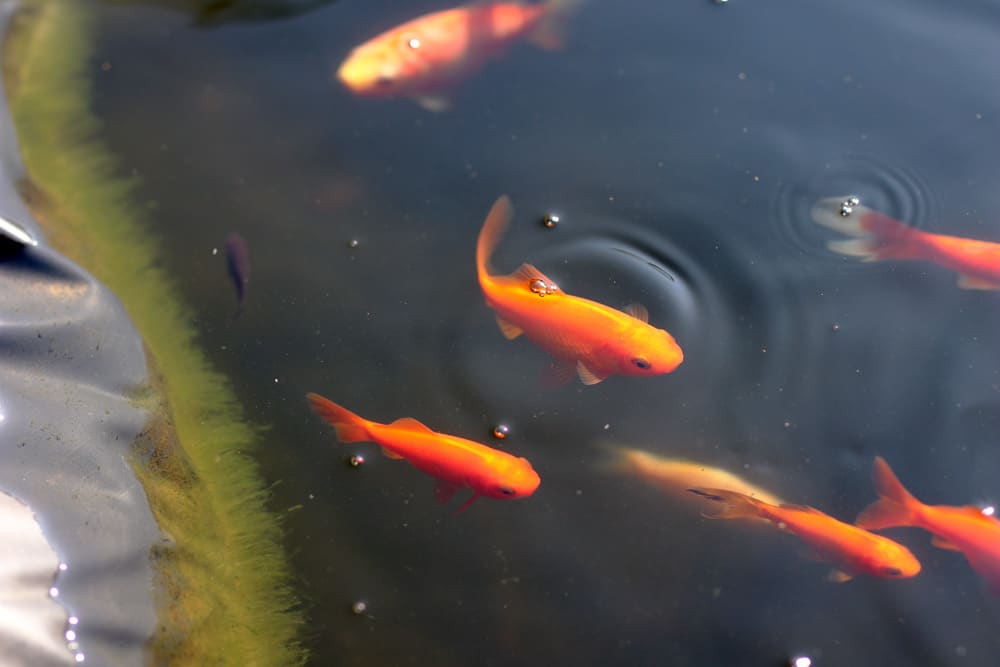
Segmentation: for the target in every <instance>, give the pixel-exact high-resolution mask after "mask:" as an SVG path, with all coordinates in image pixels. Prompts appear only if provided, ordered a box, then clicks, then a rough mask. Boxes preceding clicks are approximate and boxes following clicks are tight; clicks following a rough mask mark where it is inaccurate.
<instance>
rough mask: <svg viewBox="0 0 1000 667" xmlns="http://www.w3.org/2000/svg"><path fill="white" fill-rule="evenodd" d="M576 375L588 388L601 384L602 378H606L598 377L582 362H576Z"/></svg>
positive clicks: (603, 376)
mask: <svg viewBox="0 0 1000 667" xmlns="http://www.w3.org/2000/svg"><path fill="white" fill-rule="evenodd" d="M576 374H577V375H578V376H580V382H582V383H584V384H585V385H588V386H589V385H592V384H597V383H598V382H602V381H603V380H604V378H606V377H608V376H607V375H598V374H597V373H595V372H594V371H592V370H590V369H589V368H587V366H586V364H584V363H583V362H582V361H578V362H576Z"/></svg>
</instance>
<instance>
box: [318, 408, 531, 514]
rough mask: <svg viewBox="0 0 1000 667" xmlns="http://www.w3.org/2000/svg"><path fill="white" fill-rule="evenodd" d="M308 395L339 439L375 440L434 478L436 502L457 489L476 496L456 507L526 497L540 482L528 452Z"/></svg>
mask: <svg viewBox="0 0 1000 667" xmlns="http://www.w3.org/2000/svg"><path fill="white" fill-rule="evenodd" d="M306 399H308V401H309V405H310V406H311V407H312V409H313V412H315V413H316V414H317V415H319V416H320V417H321V418H322V419H323V420H324V421H326V422H327V423H328V424H330V425H331V426H333V428H334V429H335V431H336V433H337V439H338V440H340V442H369V441H371V442H375V443H377V444H378V445H379V446H380V447H382V452H383V453H384V454H385V455H386V456H387V457H389V458H391V459H406V460H407V461H409V463H410V465H412V466H413V467H414V468H416V469H417V470H420V471H422V472H425V473H427V474H428V475H430V476H431V477H434V478H436V480H437V482H436V485H435V487H434V495H435V497H436V498H437V500H438V502H441V503H446V502H448V501H449V500H451V498H452V497H453V496H454V495H455V493H456V492H458V491H459V489H462V488H469V489H472V496H471V497H470V498H469V499H468V500H467V501H465V503H464V504H463V505H462V506H461V507H459V508H458V510H457V511H458V512H461V511H463V510H465V509H467V508H468V507H469V506H470V505H472V503H473V502H475V500H476V499H477V498H479V497H480V496H486V497H488V498H502V499H510V498H527V497H528V496H530V495H531V494H533V493H534V492H535V490H536V489H537V488H538V485H539V484H541V478H540V477H539V476H538V473H537V472H535V469H534V468H532V467H531V464H530V463H529V462H528V460H527V459H525V458H524V457H517V456H512V455H510V454H508V453H506V452H502V451H500V450H499V449H493V448H492V447H487V446H486V445H483V444H480V443H478V442H473V441H472V440H466V439H465V438H459V437H457V436H454V435H447V434H444V433H437V432H435V431H432V430H431V429H430V428H428V427H427V426H425V425H423V424H422V423H420V422H419V421H417V420H416V419H413V418H411V417H403V418H402V419H397V420H396V421H394V422H392V423H391V424H379V423H378V422H373V421H368V420H366V419H362V418H361V417H359V416H358V415H356V414H354V413H353V412H351V411H350V410H348V409H346V408H344V407H341V406H339V405H337V404H336V403H334V402H333V401H331V400H329V399H327V398H324V397H323V396H320V395H319V394H313V393H310V394H307V395H306Z"/></svg>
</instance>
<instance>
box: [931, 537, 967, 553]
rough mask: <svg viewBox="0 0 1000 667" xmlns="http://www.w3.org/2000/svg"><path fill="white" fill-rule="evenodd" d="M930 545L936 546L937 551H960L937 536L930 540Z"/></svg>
mask: <svg viewBox="0 0 1000 667" xmlns="http://www.w3.org/2000/svg"><path fill="white" fill-rule="evenodd" d="M931 544H933V545H934V546H936V547H937V548H938V549H947V550H948V551H961V549H959V548H958V547H956V546H955V545H954V544H952V543H951V542H949V541H948V540H946V539H944V538H943V537H938V536H937V535H935V536H934V537H932V538H931Z"/></svg>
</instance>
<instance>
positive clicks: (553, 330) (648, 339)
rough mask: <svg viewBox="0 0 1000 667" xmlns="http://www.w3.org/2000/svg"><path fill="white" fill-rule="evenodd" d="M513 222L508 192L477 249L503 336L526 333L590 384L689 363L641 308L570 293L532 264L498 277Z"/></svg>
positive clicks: (563, 369) (562, 371) (564, 374)
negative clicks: (496, 255)
mask: <svg viewBox="0 0 1000 667" xmlns="http://www.w3.org/2000/svg"><path fill="white" fill-rule="evenodd" d="M513 217H514V209H513V207H512V206H511V203H510V199H508V198H507V196H506V195H503V196H501V197H500V198H499V199H497V201H496V203H494V204H493V208H491V209H490V212H489V214H488V215H487V216H486V221H485V222H484V223H483V227H482V230H481V231H480V232H479V241H478V243H477V245H476V268H477V271H478V274H479V286H480V287H481V288H482V291H483V295H484V296H485V298H486V304H487V305H488V306H489V307H490V308H492V309H493V310H494V311H495V313H496V319H497V324H498V325H499V326H500V331H501V332H502V333H503V335H504V337H506V338H507V339H508V340H513V339H514V338H517V337H518V336H520V335H521V334H522V333H523V334H524V335H525V336H526V337H527V338H528V339H529V340H530V341H532V342H533V343H535V345H537V346H538V347H540V348H542V349H543V350H545V351H547V352H548V353H550V354H551V355H552V356H554V357H555V358H556V359H558V360H560V361H561V362H562V363H561V366H560V368H558V369H557V370H556V371H555V373H556V375H558V376H560V377H559V379H560V380H568V379H569V378H570V377H571V376H572V374H573V373H574V372H575V373H576V374H577V375H578V376H579V378H580V381H581V382H583V383H584V384H586V385H592V384H597V383H598V382H601V381H602V380H604V379H605V378H606V377H608V376H609V375H614V374H620V375H660V374H663V373H670V372H671V371H673V370H674V369H676V368H677V367H678V366H679V365H680V363H681V362H682V361H683V360H684V353H683V352H682V351H681V348H680V346H679V345H678V344H677V341H675V340H674V337H673V336H671V335H670V334H669V333H667V332H666V331H664V330H663V329H657V328H656V327H654V326H652V325H650V324H649V313H648V311H647V310H646V308H645V307H644V306H642V305H640V304H631V305H628V306H625V308H624V309H623V310H615V309H614V308H611V307H610V306H605V305H604V304H601V303H597V302H596V301H590V300H589V299H584V298H582V297H577V296H571V295H569V294H567V293H565V292H563V291H562V290H560V289H559V287H558V286H557V285H556V284H555V283H554V282H553V281H552V280H551V279H550V278H548V277H547V276H546V275H545V274H544V273H542V272H541V271H539V270H538V269H537V268H535V267H534V266H532V265H531V264H522V265H521V267H520V268H518V269H517V270H516V271H514V272H513V273H511V274H510V275H506V276H501V275H495V274H493V273H492V270H491V268H490V267H489V258H490V256H491V255H492V254H493V249H494V248H495V247H496V245H497V243H499V241H500V238H501V237H502V236H503V233H504V231H505V230H506V228H507V226H508V225H509V224H510V221H511V220H512V219H513Z"/></svg>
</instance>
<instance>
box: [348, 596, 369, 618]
mask: <svg viewBox="0 0 1000 667" xmlns="http://www.w3.org/2000/svg"><path fill="white" fill-rule="evenodd" d="M366 611H368V603H367V602H365V601H364V600H358V601H357V602H355V603H354V604H352V605H351V613H353V614H355V615H357V616H360V615H361V614H363V613H365V612H366Z"/></svg>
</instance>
